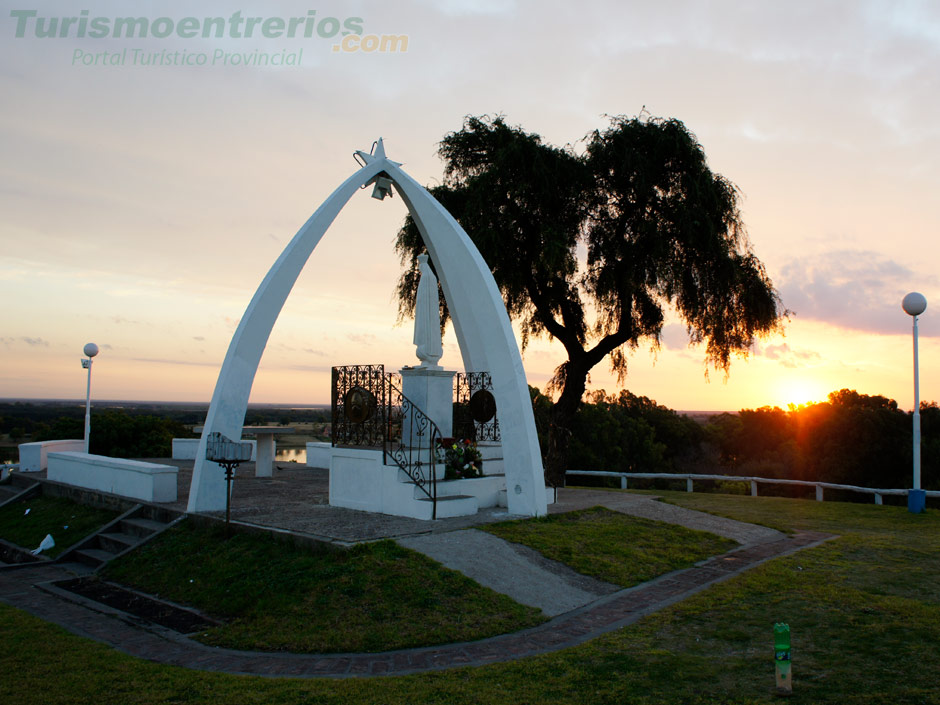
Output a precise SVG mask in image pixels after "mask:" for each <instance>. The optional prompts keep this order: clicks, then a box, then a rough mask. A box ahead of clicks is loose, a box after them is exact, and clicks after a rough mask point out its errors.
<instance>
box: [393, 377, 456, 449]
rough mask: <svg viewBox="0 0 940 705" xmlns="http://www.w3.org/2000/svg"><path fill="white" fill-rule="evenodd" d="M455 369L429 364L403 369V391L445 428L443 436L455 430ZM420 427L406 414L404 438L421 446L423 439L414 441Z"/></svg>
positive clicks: (406, 443) (440, 427)
mask: <svg viewBox="0 0 940 705" xmlns="http://www.w3.org/2000/svg"><path fill="white" fill-rule="evenodd" d="M455 374H457V373H456V372H455V371H453V370H444V369H433V368H428V367H404V368H402V370H401V384H402V392H404V394H405V396H406V397H408V399H410V400H411V403H412V404H414V405H415V406H416V407H418V408H419V409H420V410H421V411H423V412H424V413H425V415H426V416H427V417H428V418H430V419H431V420H432V421H433V422H434V423H435V424H437V427H438V428H439V429H440V431H441V436H442V437H443V438H449V437H450V436H451V435H452V434H453V432H454V406H453V400H454V375H455ZM416 433H418V429H412V428H411V419H410V417H407V416H406V417H405V422H404V424H403V426H402V442H403V443H404V444H405V445H411V446H413V447H417V446H419V445H421V443H420V442H417V441H411V442H409V438H411V437H412V434H416Z"/></svg>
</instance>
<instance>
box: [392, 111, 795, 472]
mask: <svg viewBox="0 0 940 705" xmlns="http://www.w3.org/2000/svg"><path fill="white" fill-rule="evenodd" d="M585 142H586V147H585V149H584V150H583V152H582V153H580V154H579V153H576V152H575V151H574V150H573V149H572V148H571V147H556V146H553V145H550V144H546V143H545V142H543V140H542V139H541V137H539V135H537V134H534V133H528V132H525V131H524V130H523V129H522V128H520V127H516V126H510V125H508V124H507V123H506V122H505V121H504V120H503V118H501V117H496V118H489V117H486V116H483V117H469V118H467V119H466V121H465V122H464V125H463V128H462V129H461V130H459V131H457V132H453V133H451V134H448V135H447V136H446V137H445V138H444V139H443V141H442V142H441V144H440V148H439V155H440V157H441V158H442V159H443V161H444V165H445V166H444V181H443V184H441V185H440V186H436V187H432V188H431V189H430V191H431V193H432V194H433V195H434V197H435V198H437V199H438V200H439V201H440V202H441V203H442V204H443V205H444V206H445V207H446V208H447V209H448V210H449V211H450V212H451V213H452V214H453V215H454V217H455V218H456V219H457V220H458V222H460V224H461V226H463V228H464V230H466V231H467V234H468V235H469V236H470V238H471V239H472V240H473V242H474V243H475V244H476V246H477V248H478V249H479V250H480V253H481V254H482V255H483V258H484V259H485V260H486V262H487V263H488V264H489V266H490V267H491V269H492V272H493V276H494V278H495V279H496V283H497V284H498V285H499V287H500V290H501V292H502V295H503V298H504V301H505V303H506V307H507V309H508V311H509V314H510V316H511V317H512V318H513V319H514V320H516V321H517V322H518V323H519V325H520V329H521V331H522V346H523V350H524V349H525V346H526V345H527V343H528V342H529V340H530V339H531V338H533V337H543V336H544V337H548V338H550V339H553V340H557V341H558V342H560V343H561V344H562V346H564V349H565V353H566V354H567V359H566V360H564V361H562V362H561V363H560V364H559V365H558V367H557V368H556V369H555V373H554V377H553V379H552V380H551V382H550V384H549V391H550V392H551V393H552V395H553V398H554V404H553V407H552V410H551V414H550V418H551V423H550V427H549V430H548V447H547V448H544V449H543V452H544V453H545V469H546V477H547V479H548V480H549V481H550V482H551V483H552V484H554V485H556V486H557V485H562V484H564V472H565V469H566V463H567V453H568V446H569V438H570V428H571V426H572V422H573V419H574V415H575V413H576V412H577V410H578V407H579V405H580V404H581V400H582V397H583V396H584V393H585V389H586V384H587V381H588V376H589V374H590V372H591V370H592V369H593V368H594V367H595V366H596V365H598V364H599V363H600V362H601V361H603V360H605V359H606V360H607V361H608V362H609V364H610V367H611V369H612V370H613V371H614V372H615V373H616V374H617V375H618V378H619V380H620V382H621V383H622V382H623V381H624V379H625V377H626V374H627V362H628V357H629V354H630V352H631V351H633V350H635V349H636V348H637V347H639V346H640V345H651V346H654V347H657V346H658V345H659V342H660V336H661V334H662V329H663V322H664V319H665V313H666V310H667V309H671V310H673V311H675V312H676V313H677V314H678V315H679V317H680V318H681V320H682V321H683V322H684V323H685V325H686V327H687V331H688V334H689V338H690V341H691V342H693V343H702V344H703V345H704V351H705V364H706V367H705V369H706V374H707V371H708V370H709V369H718V370H721V371H723V372H724V373H725V374H727V373H728V371H729V368H730V364H731V360H732V357H733V356H735V355H740V356H746V355H747V354H748V350H749V348H750V347H751V345H752V343H753V342H754V340H755V338H757V337H762V336H765V335H768V334H771V333H774V332H776V331H778V330H779V329H780V326H781V322H782V320H783V318H784V317H785V315H786V311H785V310H784V309H783V308H782V305H781V302H780V299H779V297H778V295H777V292H776V290H775V289H774V287H773V284H772V282H771V281H770V279H769V277H768V276H767V273H766V272H765V270H764V267H763V265H762V264H761V262H760V260H758V259H757V257H756V256H755V255H754V253H753V252H752V249H751V245H750V243H749V241H748V239H747V235H746V232H745V229H744V225H743V223H742V222H741V214H740V210H739V208H738V191H737V189H736V187H735V186H734V185H733V184H732V183H731V182H730V181H728V180H727V179H725V178H724V177H722V176H721V175H719V174H715V173H713V172H712V171H711V170H710V169H709V168H708V164H707V161H706V158H705V152H704V150H703V149H702V146H701V145H700V144H699V143H698V140H697V139H696V137H695V135H693V134H692V133H691V132H690V131H689V130H688V128H686V126H685V125H684V124H683V123H682V122H681V121H679V120H675V119H658V118H648V117H636V118H625V117H615V118H612V119H611V122H610V125H609V127H608V128H607V129H606V130H597V131H595V132H593V133H591V134H590V135H588V136H587V138H586V140H585ZM396 250H397V252H398V254H399V255H400V257H401V261H402V267H403V271H402V275H401V278H400V280H399V284H398V289H397V293H398V298H399V310H400V312H401V315H402V316H408V315H411V314H412V308H413V306H414V293H415V290H416V288H417V282H418V269H417V256H418V255H419V254H421V253H422V252H424V251H425V246H424V243H423V242H422V240H421V236H420V234H419V232H418V229H417V227H416V226H415V224H414V222H413V221H412V220H411V219H410V217H409V218H408V219H407V220H406V221H405V224H404V225H403V226H402V228H401V230H400V231H399V233H398V236H397V241H396ZM441 305H442V307H444V311H443V315H444V317H443V320H445V321H446V318H447V311H446V304H445V303H444V301H443V299H442V302H441Z"/></svg>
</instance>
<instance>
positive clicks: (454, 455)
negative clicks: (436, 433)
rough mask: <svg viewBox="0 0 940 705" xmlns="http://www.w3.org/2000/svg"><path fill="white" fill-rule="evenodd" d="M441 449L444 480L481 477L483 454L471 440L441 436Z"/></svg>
mask: <svg viewBox="0 0 940 705" xmlns="http://www.w3.org/2000/svg"><path fill="white" fill-rule="evenodd" d="M441 450H443V452H444V479H445V480H465V479H467V478H471V477H483V456H482V455H481V454H480V450H479V449H478V448H477V446H476V443H474V442H473V441H471V440H469V439H466V438H465V439H463V440H459V441H458V440H456V439H454V438H442V439H441Z"/></svg>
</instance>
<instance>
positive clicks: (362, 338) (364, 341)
mask: <svg viewBox="0 0 940 705" xmlns="http://www.w3.org/2000/svg"><path fill="white" fill-rule="evenodd" d="M346 338H347V339H349V340H350V341H352V342H354V343H357V344H359V345H372V344H373V343H374V342H375V341H376V340H377V338H376V337H375V336H374V335H372V333H348V334H347V335H346Z"/></svg>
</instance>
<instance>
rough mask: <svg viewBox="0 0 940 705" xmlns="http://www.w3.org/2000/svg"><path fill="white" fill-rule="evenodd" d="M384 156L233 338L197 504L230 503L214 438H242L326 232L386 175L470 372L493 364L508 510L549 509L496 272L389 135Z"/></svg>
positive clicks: (291, 250) (316, 217)
mask: <svg viewBox="0 0 940 705" xmlns="http://www.w3.org/2000/svg"><path fill="white" fill-rule="evenodd" d="M377 146H378V148H377V149H376V153H375V155H374V156H371V155H364V154H363V153H362V152H358V153H357V154H359V155H360V156H361V157H364V159H363V161H365V162H366V164H365V165H364V166H363V167H362V168H361V169H360V170H358V171H357V172H355V173H354V174H352V175H351V176H349V178H347V179H346V180H345V181H344V182H343V183H342V184H340V186H339V187H337V189H336V190H335V191H334V192H333V193H332V194H331V195H330V196H329V197H328V198H327V199H326V200H325V201H324V202H323V204H322V205H321V206H320V207H319V208H318V209H317V210H316V212H314V214H313V215H312V216H310V218H309V219H308V220H307V222H306V223H304V225H303V226H302V227H301V228H300V230H299V231H298V232H297V234H296V235H295V236H294V237H293V239H292V240H291V241H290V243H289V244H288V245H287V247H286V248H285V249H284V251H283V252H282V253H281V255H280V257H278V259H277V260H276V261H275V263H274V265H273V266H272V267H271V269H270V270H269V271H268V273H267V275H266V276H265V278H264V280H263V281H262V282H261V285H260V286H259V287H258V290H257V291H256V292H255V295H254V296H253V297H252V299H251V302H250V303H249V304H248V308H247V309H246V311H245V315H244V316H242V319H241V321H240V322H239V324H238V328H237V329H236V331H235V335H234V336H233V337H232V342H231V343H230V344H229V348H228V352H227V353H226V355H225V360H224V361H223V363H222V369H221V371H220V372H219V378H218V381H217V382H216V386H215V391H214V392H213V394H212V401H211V403H210V405H209V413H208V415H207V417H206V423H205V426H204V429H203V432H202V437H201V439H200V441H199V448H198V450H197V452H196V461H195V465H194V467H193V479H192V485H191V487H190V492H189V502H188V505H187V511H190V512H198V511H217V510H220V509H224V508H225V481H224V477H223V473H222V472H221V470H219V469H218V466H217V465H216V464H215V463H211V462H209V461H207V460H206V459H205V457H206V440H207V438H208V436H209V434H210V433H213V432H219V433H222V434H223V435H226V436H228V437H229V438H233V439H236V438H240V437H241V431H242V424H243V423H244V419H245V412H246V410H247V408H248V397H249V395H250V393H251V386H252V384H253V382H254V377H255V373H256V372H257V370H258V365H259V364H260V362H261V356H262V354H263V353H264V348H265V346H266V345H267V342H268V338H269V336H270V334H271V330H272V329H273V328H274V323H275V321H277V318H278V316H279V315H280V312H281V309H282V308H283V306H284V303H285V302H286V300H287V296H288V295H289V294H290V291H291V289H292V288H293V286H294V284H295V283H296V281H297V277H298V276H299V275H300V272H301V271H302V270H303V267H304V265H306V263H307V260H308V259H309V258H310V256H311V254H312V253H313V250H314V249H315V248H316V246H317V244H318V243H319V242H320V240H321V238H322V237H323V235H324V233H325V232H326V230H327V229H328V228H329V227H330V225H331V224H332V223H333V221H334V220H335V218H336V216H337V215H338V214H339V212H340V211H341V210H342V209H343V207H344V206H345V205H346V203H348V202H349V199H350V198H351V197H352V195H353V194H354V193H356V191H357V190H359V188H360V187H362V186H365V185H367V184H369V183H370V182H372V181H373V180H374V179H375V178H376V177H377V176H379V175H382V176H385V177H387V178H388V179H390V180H391V182H392V183H393V184H394V185H395V187H396V190H397V191H398V193H399V194H400V195H401V197H402V200H403V201H404V202H405V205H406V206H407V207H408V210H409V212H410V213H411V216H412V218H414V221H415V223H416V224H417V226H418V229H419V230H420V232H421V235H422V237H423V238H424V242H425V244H426V245H427V248H428V250H429V252H430V255H431V259H432V260H433V261H434V264H435V268H436V270H437V274H438V278H439V280H440V282H441V287H442V289H443V291H444V297H445V299H446V300H447V305H448V308H449V310H450V312H451V316H452V318H453V324H454V330H455V332H456V334H457V342H458V345H459V347H460V353H461V356H462V358H463V362H464V367H465V369H466V370H467V371H468V372H470V371H488V372H490V374H491V376H492V380H493V395H494V397H495V398H496V405H497V408H498V409H499V410H500V428H501V430H502V438H503V451H504V458H505V467H506V488H507V501H508V509H509V511H510V513H512V514H522V515H527V516H540V515H543V514H545V513H546V501H545V491H544V479H543V470H542V461H541V454H540V452H539V445H538V436H537V434H536V430H535V419H534V416H533V414H532V404H531V401H530V399H529V391H528V385H527V383H526V377H525V370H524V368H523V365H522V356H521V354H520V353H519V347H518V345H517V344H516V340H515V336H514V334H513V331H512V326H511V324H510V321H509V315H508V314H507V312H506V308H505V306H504V305H503V300H502V296H501V295H500V293H499V287H497V285H496V282H495V280H494V279H493V275H492V274H491V273H490V269H489V267H488V266H487V264H486V262H485V261H484V260H483V257H482V256H481V255H480V253H479V251H478V250H477V249H476V246H475V245H474V244H473V242H472V241H471V240H470V238H469V236H468V235H467V234H466V232H464V230H463V228H461V227H460V224H459V223H457V221H456V220H455V219H454V218H453V216H451V215H450V213H448V212H447V211H446V210H445V209H444V207H443V206H442V205H441V204H440V203H438V201H437V200H435V199H434V197H433V196H431V194H430V193H428V191H427V189H425V188H424V187H423V186H421V185H420V184H418V182H416V181H415V180H414V179H412V178H411V177H410V176H409V175H408V174H407V173H405V171H404V170H402V169H401V165H400V164H398V163H397V162H393V161H391V160H389V159H388V158H387V157H386V156H385V151H384V148H383V145H382V142H381V140H379V142H378V143H377Z"/></svg>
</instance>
